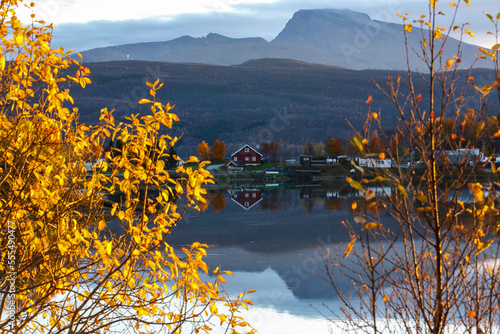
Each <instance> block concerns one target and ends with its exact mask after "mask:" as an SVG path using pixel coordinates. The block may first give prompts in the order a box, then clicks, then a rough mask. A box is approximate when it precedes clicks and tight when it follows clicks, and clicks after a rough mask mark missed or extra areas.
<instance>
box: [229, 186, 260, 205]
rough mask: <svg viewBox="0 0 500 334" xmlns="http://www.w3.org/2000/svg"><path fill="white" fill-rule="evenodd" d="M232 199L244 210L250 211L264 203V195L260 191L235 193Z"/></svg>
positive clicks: (246, 190)
mask: <svg viewBox="0 0 500 334" xmlns="http://www.w3.org/2000/svg"><path fill="white" fill-rule="evenodd" d="M231 199H232V200H233V201H234V202H235V203H236V204H238V205H239V206H241V207H242V208H243V209H245V210H249V209H250V208H251V207H253V206H254V205H255V204H257V203H259V202H260V201H262V193H261V191H260V190H259V189H245V190H243V191H242V192H241V191H240V192H237V193H233V194H232V196H231Z"/></svg>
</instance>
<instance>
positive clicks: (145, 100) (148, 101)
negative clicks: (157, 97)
mask: <svg viewBox="0 0 500 334" xmlns="http://www.w3.org/2000/svg"><path fill="white" fill-rule="evenodd" d="M146 103H153V101H151V100H148V99H141V100H140V101H139V104H146Z"/></svg>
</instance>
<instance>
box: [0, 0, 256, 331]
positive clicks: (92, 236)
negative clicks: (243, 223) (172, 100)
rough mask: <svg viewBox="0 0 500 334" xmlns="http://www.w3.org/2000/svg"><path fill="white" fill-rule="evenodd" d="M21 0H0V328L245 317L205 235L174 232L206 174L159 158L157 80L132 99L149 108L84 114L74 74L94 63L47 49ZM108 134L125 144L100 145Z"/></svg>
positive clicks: (162, 140) (231, 325)
mask: <svg viewBox="0 0 500 334" xmlns="http://www.w3.org/2000/svg"><path fill="white" fill-rule="evenodd" d="M17 2H18V1H16V0H10V1H5V0H2V1H1V11H0V26H1V29H0V34H1V36H2V45H1V54H0V96H1V98H0V223H1V232H0V235H1V238H0V240H1V242H0V248H1V249H0V292H1V294H2V296H3V298H2V299H0V303H1V305H0V306H1V307H0V309H1V312H2V313H1V314H0V332H1V333H109V332H111V331H120V330H121V331H123V329H125V328H126V329H127V330H128V331H129V332H136V333H174V332H181V330H183V329H184V330H185V331H189V332H191V331H194V332H199V331H203V332H208V331H210V329H211V327H213V326H214V325H217V326H219V325H220V326H224V327H227V328H228V329H229V331H232V330H238V327H242V326H243V327H244V326H246V322H245V321H244V320H243V319H241V317H240V316H239V315H238V308H239V307H240V306H244V307H246V304H249V303H250V302H249V301H248V300H246V299H244V298H245V297H244V294H242V295H240V296H239V297H238V298H237V299H235V300H230V299H229V296H228V295H227V293H225V291H224V289H223V288H222V286H221V283H223V282H224V276H225V275H230V274H231V273H230V272H221V271H219V269H218V268H215V270H210V271H209V268H208V266H207V265H206V263H205V262H204V261H203V258H204V256H205V255H206V252H207V248H208V246H207V245H204V244H201V243H194V244H192V245H187V246H185V247H184V248H182V249H174V247H173V246H171V245H170V244H169V236H170V235H171V233H172V229H173V228H174V226H175V225H176V224H179V223H182V222H181V221H180V220H181V218H182V214H183V213H184V212H185V210H187V209H189V208H192V209H198V208H199V205H200V204H203V203H205V200H204V198H203V195H204V194H205V193H206V191H205V190H204V189H203V187H202V186H203V185H205V184H208V183H212V182H213V181H212V176H211V175H210V173H209V172H208V171H206V170H205V169H204V163H202V162H199V160H198V159H197V158H195V157H191V158H190V159H189V161H188V162H191V163H195V164H198V168H197V169H196V170H195V169H192V168H185V167H183V166H180V167H178V168H177V170H176V172H177V174H178V175H179V176H178V177H176V178H173V177H172V175H170V174H169V173H168V172H167V170H166V169H165V162H164V161H165V160H166V158H168V154H167V150H168V149H169V147H171V146H173V145H174V144H175V143H176V141H177V138H172V137H170V136H168V135H160V134H159V131H160V129H162V128H167V129H169V128H171V127H172V126H173V123H174V122H175V121H177V120H178V118H177V116H176V115H175V114H173V113H172V112H171V110H172V106H170V105H169V104H166V105H165V104H162V103H161V102H159V101H156V99H155V95H156V92H157V90H158V89H159V88H160V87H161V86H162V85H161V84H160V83H159V82H158V81H156V82H155V83H148V84H147V85H148V86H149V88H150V95H151V97H150V98H149V99H142V100H140V101H138V102H139V103H140V104H144V105H148V106H149V109H150V113H149V114H147V115H144V116H139V115H131V116H130V117H127V118H126V122H124V123H118V124H117V123H116V122H115V119H114V117H113V111H111V110H107V109H102V111H101V115H100V119H99V124H98V125H95V126H89V125H85V124H80V123H79V122H78V109H77V108H74V107H73V106H72V103H73V99H72V98H71V95H70V87H71V86H72V85H79V86H81V87H85V86H86V85H87V84H90V83H91V80H90V79H89V74H90V72H89V70H88V69H87V68H85V67H84V66H82V64H81V63H80V62H78V61H75V60H71V59H70V56H69V54H70V52H69V51H65V50H63V49H62V48H59V49H52V47H51V45H50V42H51V29H52V27H51V26H46V25H45V23H44V22H41V21H36V17H35V16H33V22H32V24H30V25H28V26H23V25H22V24H21V22H20V21H19V19H18V18H17V17H16V10H17V9H18V6H17ZM19 2H20V3H21V2H22V1H21V0H19ZM29 6H30V7H34V6H35V5H34V4H30V5H29ZM70 72H73V73H74V74H72V75H67V74H63V73H70ZM110 140H113V141H117V140H119V141H120V142H121V143H122V145H121V147H120V148H119V151H120V152H118V153H119V154H113V155H112V154H111V152H110V151H108V152H106V153H104V152H103V146H105V143H107V142H109V141H110ZM101 157H104V158H105V159H104V160H100V161H99V162H98V163H96V164H93V165H92V167H91V169H92V170H90V171H88V170H87V169H86V168H85V163H87V162H95V161H97V159H99V158H101ZM90 165H91V164H90ZM108 198H114V199H113V200H110V199H108ZM181 198H182V201H181V200H180V199H181ZM180 203H183V204H182V206H181V204H180ZM202 275H203V276H202ZM209 319H212V320H213V319H217V321H211V322H209Z"/></svg>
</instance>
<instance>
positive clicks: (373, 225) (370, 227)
mask: <svg viewBox="0 0 500 334" xmlns="http://www.w3.org/2000/svg"><path fill="white" fill-rule="evenodd" d="M381 226H382V224H377V223H373V222H372V223H367V224H365V227H363V230H373V229H376V228H379V227H381Z"/></svg>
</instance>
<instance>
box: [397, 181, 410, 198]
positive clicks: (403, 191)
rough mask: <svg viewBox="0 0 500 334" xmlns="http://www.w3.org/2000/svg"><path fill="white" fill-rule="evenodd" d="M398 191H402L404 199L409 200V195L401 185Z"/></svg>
mask: <svg viewBox="0 0 500 334" xmlns="http://www.w3.org/2000/svg"><path fill="white" fill-rule="evenodd" d="M398 189H399V191H401V193H402V194H403V196H404V198H406V199H408V193H407V192H406V189H405V188H404V187H403V186H402V185H400V184H398Z"/></svg>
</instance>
